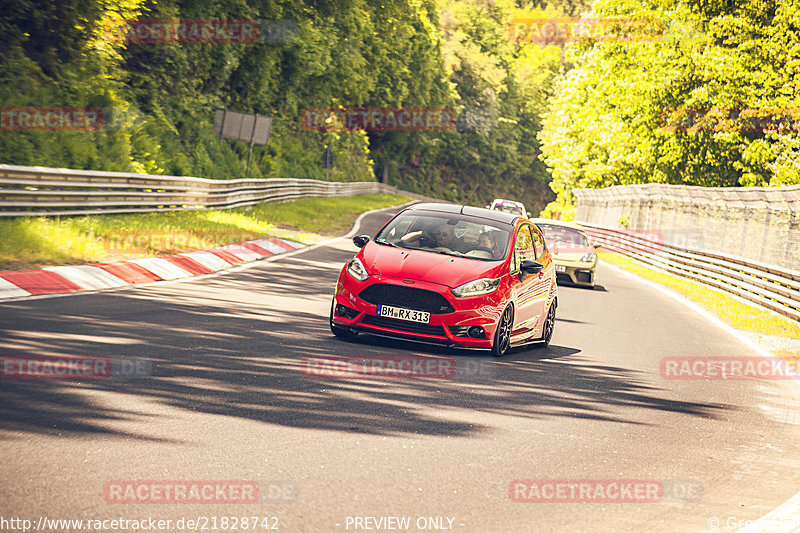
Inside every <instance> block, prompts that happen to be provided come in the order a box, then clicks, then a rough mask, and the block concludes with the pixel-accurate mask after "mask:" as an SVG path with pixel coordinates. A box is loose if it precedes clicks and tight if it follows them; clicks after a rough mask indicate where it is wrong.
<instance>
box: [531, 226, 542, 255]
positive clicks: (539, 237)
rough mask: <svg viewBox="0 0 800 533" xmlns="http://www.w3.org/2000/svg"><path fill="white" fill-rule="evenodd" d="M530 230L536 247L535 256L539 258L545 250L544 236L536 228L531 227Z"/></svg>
mask: <svg viewBox="0 0 800 533" xmlns="http://www.w3.org/2000/svg"><path fill="white" fill-rule="evenodd" d="M531 230H532V231H533V245H534V248H535V249H536V258H537V259H539V258H541V257H542V256H543V255H544V251H545V246H544V237H543V236H542V232H541V231H539V229H538V228H531Z"/></svg>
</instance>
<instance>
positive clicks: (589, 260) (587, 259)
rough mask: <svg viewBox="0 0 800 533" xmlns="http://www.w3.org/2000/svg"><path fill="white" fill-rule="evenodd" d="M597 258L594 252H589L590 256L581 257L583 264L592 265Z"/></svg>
mask: <svg viewBox="0 0 800 533" xmlns="http://www.w3.org/2000/svg"><path fill="white" fill-rule="evenodd" d="M596 258H597V255H595V254H594V253H593V252H589V253H588V254H586V255H584V256H583V257H581V263H592V262H594V260H595V259H596Z"/></svg>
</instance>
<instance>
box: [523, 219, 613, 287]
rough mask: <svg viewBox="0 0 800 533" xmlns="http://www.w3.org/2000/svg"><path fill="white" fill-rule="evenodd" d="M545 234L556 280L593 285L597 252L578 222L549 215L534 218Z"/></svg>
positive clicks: (595, 246)
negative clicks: (565, 220) (574, 222)
mask: <svg viewBox="0 0 800 533" xmlns="http://www.w3.org/2000/svg"><path fill="white" fill-rule="evenodd" d="M531 221H532V222H533V223H534V224H536V225H537V226H538V227H539V229H540V230H542V233H543V234H544V240H545V242H546V243H547V248H548V249H549V250H550V253H551V254H553V263H555V266H556V279H557V281H558V283H563V282H567V283H572V284H575V285H580V286H583V287H589V288H592V287H594V276H595V272H596V270H597V253H596V252H595V248H597V247H598V246H599V245H598V244H595V245H592V244H591V242H590V241H589V238H588V237H587V236H586V234H585V233H584V232H583V230H582V228H581V227H580V226H579V225H578V224H573V223H572V222H562V221H560V220H551V219H549V218H533V219H531Z"/></svg>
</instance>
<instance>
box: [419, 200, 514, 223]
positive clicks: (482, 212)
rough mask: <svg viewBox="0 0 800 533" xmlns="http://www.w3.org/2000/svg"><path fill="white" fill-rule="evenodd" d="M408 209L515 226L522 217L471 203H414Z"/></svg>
mask: <svg viewBox="0 0 800 533" xmlns="http://www.w3.org/2000/svg"><path fill="white" fill-rule="evenodd" d="M407 210H413V211H417V210H419V211H434V212H437V213H449V214H460V215H467V216H471V217H477V218H485V219H488V220H494V221H495V222H502V223H504V224H508V225H510V226H513V225H514V224H515V223H516V222H517V219H518V218H520V217H519V216H518V215H513V214H511V213H503V212H502V211H494V210H492V209H484V208H483V207H472V206H470V205H457V204H414V205H412V206H410V207H409V208H408V209H407Z"/></svg>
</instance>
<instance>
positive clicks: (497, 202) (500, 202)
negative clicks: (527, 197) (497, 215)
mask: <svg viewBox="0 0 800 533" xmlns="http://www.w3.org/2000/svg"><path fill="white" fill-rule="evenodd" d="M492 204H513V205H515V206H517V207H525V205H524V204H523V203H522V202H515V201H514V200H505V199H503V198H495V199H494V201H493V202H492Z"/></svg>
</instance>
